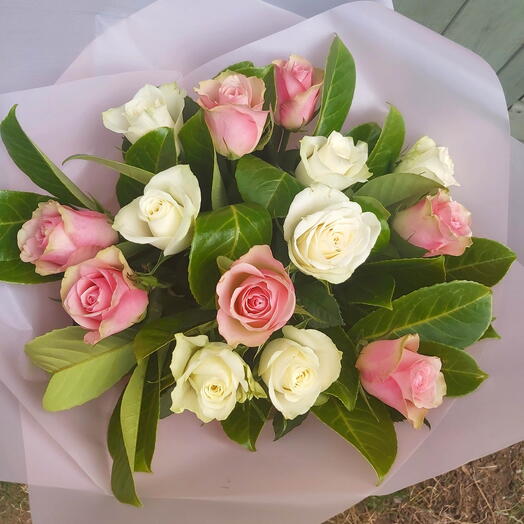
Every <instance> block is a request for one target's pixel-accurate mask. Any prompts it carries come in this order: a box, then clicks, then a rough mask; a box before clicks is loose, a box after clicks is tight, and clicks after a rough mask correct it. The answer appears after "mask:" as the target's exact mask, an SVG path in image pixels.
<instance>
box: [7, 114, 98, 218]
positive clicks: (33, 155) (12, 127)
mask: <svg viewBox="0 0 524 524" xmlns="http://www.w3.org/2000/svg"><path fill="white" fill-rule="evenodd" d="M0 136H1V137H2V141H3V142H4V144H5V148H6V149H7V152H8V153H9V156H10V157H11V158H12V159H13V162H14V163H15V164H16V165H17V166H18V168H19V169H20V170H21V171H23V172H24V173H25V174H26V175H27V176H28V177H29V178H30V179H31V180H32V181H33V182H34V183H35V184H36V185H37V186H39V187H41V188H42V189H45V190H46V191H48V192H49V193H51V194H52V195H54V196H56V197H57V198H58V199H59V200H60V202H62V203H63V204H71V205H73V206H79V207H87V208H88V209H96V204H95V203H94V201H93V200H92V199H91V198H90V197H88V196H87V195H86V194H85V193H83V192H82V191H81V190H80V188H78V187H77V186H76V185H75V184H74V183H73V182H72V181H71V180H69V178H68V177H67V176H66V174H65V173H63V172H62V171H61V170H60V169H59V168H58V166H56V165H55V164H53V162H51V160H50V159H49V158H47V156H45V155H44V153H42V151H40V149H38V147H37V146H36V145H35V144H33V142H31V140H30V139H29V137H28V136H27V135H26V134H25V133H24V131H23V129H22V128H21V127H20V124H19V123H18V120H17V119H16V105H14V106H13V107H12V108H11V110H10V111H9V113H8V114H7V116H6V117H5V118H4V120H3V121H2V122H1V123H0Z"/></svg>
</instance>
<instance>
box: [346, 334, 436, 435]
mask: <svg viewBox="0 0 524 524" xmlns="http://www.w3.org/2000/svg"><path fill="white" fill-rule="evenodd" d="M418 345H419V336H418V335H405V336H404V337H402V338H398V339H396V340H378V341H376V342H372V343H371V344H368V345H367V346H366V347H364V349H363V350H362V351H361V353H360V355H359V357H358V359H357V363H356V367H357V368H358V370H359V371H360V382H361V383H362V387H363V388H364V389H365V390H366V391H367V392H368V393H369V394H370V395H373V396H374V397H377V398H378V399H379V400H381V401H382V402H384V404H387V405H388V406H391V407H392V408H394V409H396V410H397V411H400V413H402V414H403V415H404V416H405V417H406V418H407V419H408V420H409V421H410V422H411V423H412V424H413V426H414V427H415V428H419V427H421V426H422V424H423V422H424V417H425V416H426V414H427V412H428V409H431V408H436V407H437V406H440V404H442V397H443V396H444V395H445V394H446V382H445V381H444V375H443V374H442V373H441V372H440V368H441V366H442V363H441V361H440V358H438V357H428V356H426V355H419V354H418V353H417V351H418Z"/></svg>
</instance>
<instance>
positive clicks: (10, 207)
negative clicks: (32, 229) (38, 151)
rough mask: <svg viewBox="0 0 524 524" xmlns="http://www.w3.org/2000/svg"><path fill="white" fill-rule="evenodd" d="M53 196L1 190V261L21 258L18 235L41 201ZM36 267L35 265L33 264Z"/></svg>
mask: <svg viewBox="0 0 524 524" xmlns="http://www.w3.org/2000/svg"><path fill="white" fill-rule="evenodd" d="M50 198H51V197H49V196H45V195H37V194H36V193H26V192H24V191H5V190H3V191H2V190H0V261H1V262H6V261H8V260H20V249H19V248H18V244H17V241H16V236H17V233H18V231H19V230H20V228H21V227H22V225H23V224H24V222H27V221H28V220H29V219H30V218H31V216H32V214H33V211H34V210H35V209H36V208H37V206H38V204H39V203H40V202H47V201H48V200H50ZM33 267H34V266H33Z"/></svg>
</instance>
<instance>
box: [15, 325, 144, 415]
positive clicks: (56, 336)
mask: <svg viewBox="0 0 524 524" xmlns="http://www.w3.org/2000/svg"><path fill="white" fill-rule="evenodd" d="M85 333H86V331H85V330H84V329H82V328H80V327H66V328H63V329H55V330H54V331H50V332H49V333H46V334H45V335H42V336H40V337H36V338H34V339H33V340H31V341H30V342H28V343H27V344H26V346H25V351H26V354H27V356H28V357H29V358H30V359H31V361H32V362H33V364H35V366H38V367H39V368H42V369H44V370H45V371H47V372H49V373H53V375H52V377H51V380H50V381H49V384H48V386H47V389H46V392H45V395H44V399H43V406H44V408H45V409H47V410H48V411H60V410H64V409H69V408H72V407H73V406H78V405H80V404H84V403H85V402H88V401H89V400H92V399H94V398H96V397H98V396H100V395H101V394H102V393H104V392H105V391H107V390H108V389H109V388H110V387H111V386H113V385H114V384H116V383H117V382H118V381H119V380H120V379H121V378H122V377H123V376H124V375H125V374H126V373H127V372H128V371H129V370H130V369H131V368H132V367H133V365H134V364H135V358H134V355H133V348H132V339H133V335H134V333H135V331H134V330H126V331H123V332H121V333H118V334H116V335H112V336H110V337H107V338H104V339H102V340H101V341H100V342H98V344H95V345H94V346H93V345H90V344H86V343H84V341H83V338H84V335H85Z"/></svg>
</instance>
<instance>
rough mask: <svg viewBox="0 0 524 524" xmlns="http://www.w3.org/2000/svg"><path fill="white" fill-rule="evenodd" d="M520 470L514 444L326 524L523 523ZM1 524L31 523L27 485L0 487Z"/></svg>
mask: <svg viewBox="0 0 524 524" xmlns="http://www.w3.org/2000/svg"><path fill="white" fill-rule="evenodd" d="M523 466H524V443H520V444H515V445H514V446H511V447H509V448H507V449H504V450H502V451H499V452H498V453H494V454H493V455H489V456H487V457H484V458H482V459H479V460H475V461H473V462H470V463H469V464H466V465H465V466H462V467H460V468H458V469H456V470H454V471H450V472H449V473H446V474H445V475H441V476H440V477H437V478H434V479H431V480H427V481H426V482H423V483H421V484H417V485H416V486H412V487H411V488H406V489H403V490H402V491H399V492H397V493H393V494H392V495H388V496H386V497H370V498H368V499H366V500H364V501H362V502H361V503H360V504H358V505H357V506H355V507H353V508H351V509H349V510H347V511H345V512H344V513H341V514H340V515H337V516H336V517H333V518H332V519H330V520H329V521H328V522H326V523H325V524H481V523H485V524H524V471H523ZM0 523H1V524H30V523H31V514H30V512H29V503H28V496H27V489H26V487H25V486H23V485H19V484H9V483H7V482H0Z"/></svg>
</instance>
